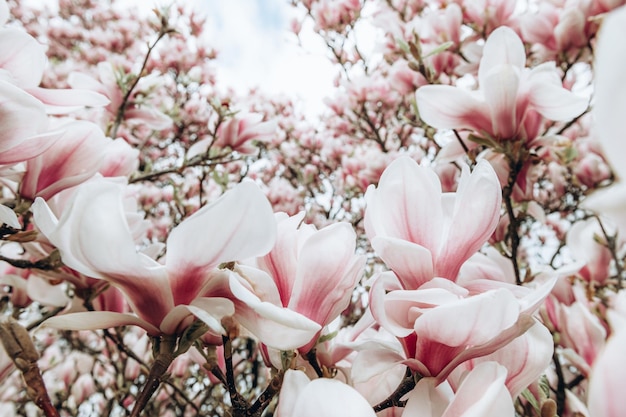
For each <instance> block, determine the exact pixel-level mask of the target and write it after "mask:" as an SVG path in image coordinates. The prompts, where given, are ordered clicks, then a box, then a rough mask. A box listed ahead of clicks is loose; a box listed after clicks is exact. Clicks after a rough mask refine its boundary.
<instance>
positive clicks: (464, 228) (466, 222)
mask: <svg viewBox="0 0 626 417" xmlns="http://www.w3.org/2000/svg"><path fill="white" fill-rule="evenodd" d="M365 199H366V202H367V209H366V211H365V230H366V232H367V235H368V237H369V238H370V240H371V242H372V247H373V248H374V249H375V250H376V252H377V254H378V255H379V256H380V257H381V258H382V260H383V261H384V262H385V264H387V266H389V267H390V268H391V269H392V270H393V271H394V272H395V273H396V275H397V276H398V278H399V279H400V281H401V282H402V284H403V287H404V288H405V289H416V288H419V287H420V286H421V285H422V284H424V283H425V282H427V281H429V280H430V279H432V278H433V277H435V276H437V277H444V278H447V279H450V280H455V279H456V277H457V274H458V272H459V269H460V268H461V265H462V264H463V263H464V262H465V261H466V260H467V259H468V258H469V257H471V256H472V255H473V254H474V253H475V252H476V251H477V250H478V249H480V248H481V247H482V246H483V244H484V243H485V242H486V241H487V239H488V238H489V237H490V236H491V234H492V233H493V231H494V230H495V228H496V226H497V224H498V220H499V218H500V205H501V201H502V195H501V191H500V183H499V182H498V178H497V176H496V174H495V172H494V171H493V169H492V168H491V165H489V163H488V162H486V161H481V162H480V163H479V164H478V165H477V166H476V168H475V169H474V172H473V173H472V174H471V175H470V173H469V170H468V169H467V168H465V169H464V170H463V174H462V175H461V179H460V181H459V186H458V189H457V191H456V192H455V193H442V191H441V181H440V179H439V177H438V176H437V174H436V173H435V172H434V171H433V170H431V169H430V168H427V167H422V166H419V165H418V164H417V163H416V162H415V161H413V160H412V159H410V158H408V157H400V158H398V159H397V160H396V161H394V162H393V163H391V164H390V165H389V166H388V167H387V169H386V170H385V172H384V173H383V175H382V176H381V178H380V182H379V183H378V188H375V187H374V186H370V187H369V188H368V190H367V192H366V194H365Z"/></svg>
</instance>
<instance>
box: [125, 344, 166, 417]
mask: <svg viewBox="0 0 626 417" xmlns="http://www.w3.org/2000/svg"><path fill="white" fill-rule="evenodd" d="M175 345H176V337H175V336H162V337H161V340H160V343H159V353H158V354H157V356H156V358H155V359H154V363H153V364H152V367H151V368H150V373H149V374H148V378H147V380H146V383H145V385H144V386H143V389H142V390H141V392H140V393H139V396H137V399H136V401H135V406H134V407H133V411H132V412H131V413H130V417H139V415H140V414H141V411H142V410H143V409H144V408H145V406H146V404H147V403H148V401H149V400H150V398H152V395H153V394H154V393H155V392H156V390H157V388H159V386H160V385H161V382H162V380H163V376H164V375H165V372H167V368H169V366H170V364H171V363H172V361H173V360H174V358H175V357H176V356H175V354H174V348H175Z"/></svg>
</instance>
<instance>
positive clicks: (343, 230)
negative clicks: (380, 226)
mask: <svg viewBox="0 0 626 417" xmlns="http://www.w3.org/2000/svg"><path fill="white" fill-rule="evenodd" d="M276 217H277V220H278V238H277V240H276V244H275V245H274V248H273V249H272V250H271V251H270V252H269V253H268V254H267V255H265V256H263V257H261V258H258V259H257V263H258V266H259V267H260V268H261V269H262V270H263V271H265V272H267V273H268V274H269V275H270V276H271V277H272V279H273V280H274V282H275V283H276V288H277V290H278V295H279V297H280V305H282V306H283V307H287V308H289V309H291V310H293V311H297V312H298V313H300V314H302V315H304V316H306V317H308V318H309V319H311V320H313V321H314V322H316V323H318V324H320V326H325V325H327V324H329V323H330V322H331V321H333V320H334V319H336V318H337V316H339V314H340V313H341V312H342V311H343V310H344V309H345V308H346V307H347V306H348V304H349V302H350V298H351V296H352V292H353V291H354V287H355V285H356V283H357V281H358V279H359V278H360V275H361V271H362V270H363V266H364V263H365V258H364V257H363V256H357V255H355V249H356V233H355V232H354V230H353V228H352V227H351V226H350V225H349V224H348V223H335V224H332V225H330V226H327V227H325V228H323V229H320V230H317V229H316V228H315V226H312V225H308V224H303V223H302V220H303V219H304V212H301V213H300V214H298V215H296V216H292V217H288V216H287V215H285V214H284V213H279V214H277V215H276ZM317 336H319V333H318V334H317V335H315V337H314V338H312V340H310V341H309V342H308V343H307V344H306V345H305V346H302V347H301V350H302V351H304V352H306V351H308V350H310V349H311V348H312V347H313V346H315V344H316V343H317Z"/></svg>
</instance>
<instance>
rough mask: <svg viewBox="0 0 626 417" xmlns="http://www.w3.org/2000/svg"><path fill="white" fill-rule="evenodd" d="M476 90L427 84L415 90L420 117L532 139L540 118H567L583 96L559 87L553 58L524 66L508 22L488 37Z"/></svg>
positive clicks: (448, 125)
mask: <svg viewBox="0 0 626 417" xmlns="http://www.w3.org/2000/svg"><path fill="white" fill-rule="evenodd" d="M478 84H479V87H480V90H478V91H468V90H465V89H462V88H458V87H454V86H449V85H426V86H423V87H420V88H419V89H418V90H417V93H416V99H417V106H418V108H419V113H420V117H421V118H422V120H424V121H425V122H426V123H428V124H429V125H431V126H433V127H436V128H438V129H468V130H471V131H474V132H476V133H477V134H478V135H485V134H486V135H488V136H489V137H491V138H493V139H499V140H507V139H524V140H528V141H530V140H532V139H534V138H535V137H536V136H537V135H538V134H539V129H540V127H541V121H542V118H546V119H548V120H555V121H567V120H571V119H572V118H574V117H576V116H578V115H579V114H581V113H582V112H583V111H585V109H586V108H587V100H586V99H585V98H584V97H580V96H577V95H576V94H573V93H572V92H571V91H569V90H566V89H565V88H563V84H562V82H561V79H560V78H559V75H558V73H557V71H556V68H555V64H554V62H546V63H543V64H541V65H538V66H536V67H534V68H532V69H530V68H526V53H525V51H524V45H523V43H522V41H521V39H520V38H519V36H517V34H516V33H515V32H514V31H513V30H512V29H510V28H508V27H506V26H502V27H499V28H498V29H496V30H494V31H493V33H492V34H491V35H490V36H489V38H488V39H487V42H486V43H485V47H484V50H483V56H482V59H481V60H480V67H479V70H478Z"/></svg>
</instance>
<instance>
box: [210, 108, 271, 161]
mask: <svg viewBox="0 0 626 417" xmlns="http://www.w3.org/2000/svg"><path fill="white" fill-rule="evenodd" d="M262 120H263V115H262V114H258V113H249V114H241V115H239V114H236V115H234V116H233V117H232V118H231V119H229V120H227V121H226V122H224V123H222V124H221V125H220V127H219V128H218V129H217V139H216V140H215V145H216V146H219V147H220V148H226V147H229V148H230V149H232V150H233V151H237V152H240V153H244V154H249V153H254V152H256V151H257V148H256V147H255V146H253V144H252V143H251V142H252V141H257V142H263V141H267V140H269V139H271V138H272V136H273V135H274V134H275V133H276V128H277V124H276V121H266V122H263V121H262Z"/></svg>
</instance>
